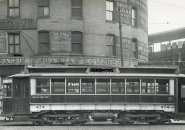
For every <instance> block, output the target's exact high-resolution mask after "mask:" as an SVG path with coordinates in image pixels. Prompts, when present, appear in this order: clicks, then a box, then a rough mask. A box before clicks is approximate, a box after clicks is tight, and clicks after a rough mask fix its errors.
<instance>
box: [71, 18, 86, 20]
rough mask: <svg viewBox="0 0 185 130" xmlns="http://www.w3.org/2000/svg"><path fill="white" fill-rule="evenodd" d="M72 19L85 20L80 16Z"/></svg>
mask: <svg viewBox="0 0 185 130" xmlns="http://www.w3.org/2000/svg"><path fill="white" fill-rule="evenodd" d="M71 19H72V20H83V18H80V17H71Z"/></svg>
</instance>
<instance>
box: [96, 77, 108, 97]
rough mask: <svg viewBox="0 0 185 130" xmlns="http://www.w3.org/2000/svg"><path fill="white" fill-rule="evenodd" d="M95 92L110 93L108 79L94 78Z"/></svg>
mask: <svg viewBox="0 0 185 130" xmlns="http://www.w3.org/2000/svg"><path fill="white" fill-rule="evenodd" d="M96 93H97V94H110V79H96Z"/></svg>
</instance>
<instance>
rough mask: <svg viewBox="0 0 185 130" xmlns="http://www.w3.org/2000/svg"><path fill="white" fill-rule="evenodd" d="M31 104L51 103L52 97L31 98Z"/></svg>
mask: <svg viewBox="0 0 185 130" xmlns="http://www.w3.org/2000/svg"><path fill="white" fill-rule="evenodd" d="M31 103H50V96H48V95H38V96H31Z"/></svg>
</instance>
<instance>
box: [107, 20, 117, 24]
mask: <svg viewBox="0 0 185 130" xmlns="http://www.w3.org/2000/svg"><path fill="white" fill-rule="evenodd" d="M105 22H106V23H113V24H116V22H115V21H111V20H106V21H105Z"/></svg>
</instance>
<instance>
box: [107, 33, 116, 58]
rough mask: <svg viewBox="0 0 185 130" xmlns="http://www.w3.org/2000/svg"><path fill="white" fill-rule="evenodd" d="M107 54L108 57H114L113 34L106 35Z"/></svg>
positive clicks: (114, 42)
mask: <svg viewBox="0 0 185 130" xmlns="http://www.w3.org/2000/svg"><path fill="white" fill-rule="evenodd" d="M106 44H107V48H108V49H107V54H108V56H116V36H115V35H113V34H107V35H106Z"/></svg>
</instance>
